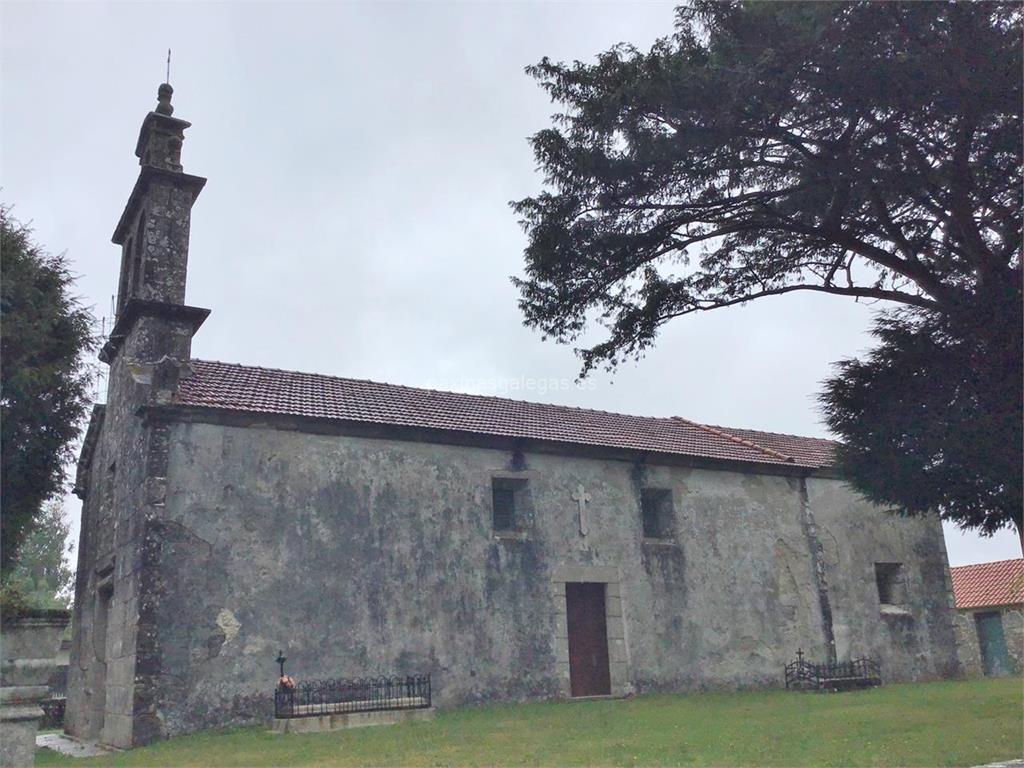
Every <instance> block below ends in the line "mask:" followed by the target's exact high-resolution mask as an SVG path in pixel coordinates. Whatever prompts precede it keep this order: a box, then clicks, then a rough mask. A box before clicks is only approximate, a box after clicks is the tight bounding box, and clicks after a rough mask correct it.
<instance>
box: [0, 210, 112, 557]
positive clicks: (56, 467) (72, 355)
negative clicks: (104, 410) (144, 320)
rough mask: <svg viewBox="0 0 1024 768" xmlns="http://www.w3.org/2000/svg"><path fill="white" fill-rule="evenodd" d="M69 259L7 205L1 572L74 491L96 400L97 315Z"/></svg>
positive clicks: (0, 353)
mask: <svg viewBox="0 0 1024 768" xmlns="http://www.w3.org/2000/svg"><path fill="white" fill-rule="evenodd" d="M72 290H73V279H72V275H71V273H70V272H69V271H68V267H67V264H66V262H65V260H64V258H63V256H53V255H51V254H48V253H46V252H45V251H44V250H43V249H42V248H40V246H39V245H37V244H36V243H35V242H33V240H32V236H31V232H30V231H29V230H28V229H27V228H25V227H24V226H22V225H21V224H20V223H18V222H17V221H16V220H15V219H13V218H12V217H11V216H10V214H9V211H8V210H7V209H5V208H2V207H0V360H2V365H0V569H2V571H3V572H4V573H5V574H6V573H9V571H10V570H11V569H12V568H13V566H14V564H15V561H16V556H17V552H18V549H19V547H20V546H21V543H22V541H23V540H24V538H25V537H26V536H27V535H28V534H29V533H30V532H31V531H32V529H33V527H34V526H35V525H36V521H37V520H38V519H39V518H40V516H41V515H42V506H43V502H44V501H45V500H46V499H48V498H50V497H52V496H55V495H59V494H61V493H62V492H63V491H64V489H63V488H62V483H63V481H64V479H65V474H66V469H65V467H66V465H67V463H68V462H69V461H70V460H71V458H72V456H71V445H72V442H73V441H74V439H75V438H76V437H77V436H78V434H79V430H80V428H81V426H82V419H83V416H84V415H85V411H86V408H87V407H88V405H89V402H90V401H89V382H90V370H89V367H88V365H87V363H86V358H87V355H88V352H89V351H90V350H91V344H92V337H91V332H92V316H91V315H90V313H89V312H88V310H86V309H85V308H83V307H82V306H81V304H80V303H79V301H78V299H77V298H76V297H75V296H74V295H73V293H72Z"/></svg>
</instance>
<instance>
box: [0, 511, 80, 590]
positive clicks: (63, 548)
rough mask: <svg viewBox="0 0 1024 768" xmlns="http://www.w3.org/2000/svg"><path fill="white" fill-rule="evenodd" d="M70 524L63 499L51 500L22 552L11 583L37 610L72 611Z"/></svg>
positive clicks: (21, 548)
mask: <svg viewBox="0 0 1024 768" xmlns="http://www.w3.org/2000/svg"><path fill="white" fill-rule="evenodd" d="M69 530H70V525H69V523H68V518H67V514H66V513H65V511H64V502H63V499H59V498H56V499H51V500H49V501H48V502H46V503H45V504H44V505H43V511H42V514H41V515H40V516H39V518H38V519H37V520H36V524H35V526H34V527H33V528H32V531H31V532H30V533H29V534H28V536H26V537H25V538H24V539H23V540H22V542H21V547H20V548H19V549H18V562H17V565H16V566H15V567H14V571H13V573H12V574H11V577H12V578H11V581H12V582H14V584H15V585H16V586H17V588H18V591H19V592H20V593H21V594H22V595H24V597H25V601H26V603H28V604H29V605H31V606H33V607H35V608H64V609H67V608H70V607H71V584H72V579H73V578H74V573H73V571H72V570H71V568H70V567H69V563H68V545H67V538H68V532H69Z"/></svg>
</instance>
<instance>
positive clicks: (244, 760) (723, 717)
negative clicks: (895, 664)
mask: <svg viewBox="0 0 1024 768" xmlns="http://www.w3.org/2000/svg"><path fill="white" fill-rule="evenodd" d="M1022 717H1024V685H1022V681H1021V679H1020V678H1011V679H1001V680H972V681H967V682H944V683H922V684H917V685H888V686H885V687H883V688H878V689H875V690H870V691H858V692H854V693H841V694H798V693H786V692H784V691H747V692H742V693H701V694H690V695H684V696H642V697H640V698H636V699H632V700H627V701H615V700H606V701H579V702H572V701H560V702H544V703H538V704H525V705H503V706H490V707H471V708H466V709H460V710H455V711H449V712H440V713H438V716H437V718H436V719H435V720H433V721H428V722H416V723H406V724H402V725H396V726H386V727H376V728H360V729H354V730H348V731H336V732H333V733H324V734H302V735H276V734H272V733H269V732H268V731H267V729H266V728H239V729H235V730H228V731H217V732H213V731H211V732H207V733H202V734H197V735H194V736H184V737H181V738H177V739H171V740H169V741H165V742H161V743H160V744H156V745H153V746H151V747H146V748H144V749H136V750H133V751H131V752H124V753H119V754H114V755H111V756H107V757H103V758H92V759H74V758H67V757H63V756H61V755H58V754H55V753H53V752H50V751H49V750H39V751H38V753H37V758H36V765H39V766H49V765H74V766H81V768H86V767H87V766H98V765H110V766H277V765H280V766H328V765H338V766H362V765H387V766H392V765H395V766H397V765H402V766H447V765H455V766H461V765H474V766H479V765H559V766H562V765H716V766H722V765H730V766H731V765H777V766H805V765H806V766H810V765H813V766H832V765H841V766H847V765H867V766H890V765H891V766H914V765H920V766H944V765H977V764H980V763H986V762H992V761H995V760H1005V759H1009V758H1014V757H1016V758H1020V757H1021V756H1022V754H1024V744H1022V741H1024V736H1022Z"/></svg>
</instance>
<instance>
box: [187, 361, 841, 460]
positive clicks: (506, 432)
mask: <svg viewBox="0 0 1024 768" xmlns="http://www.w3.org/2000/svg"><path fill="white" fill-rule="evenodd" d="M191 366H192V369H193V372H194V374H193V375H192V376H189V377H187V378H183V379H182V380H181V384H180V386H179V389H178V394H177V402H178V403H179V404H181V405H186V406H193V407H205V408H218V409H227V410H233V411H246V412H252V413H273V414H284V415H290V416H302V417H308V418H316V419H333V420H340V421H356V422H364V423H373V424H390V425H396V426H406V427H418V428H427V429H440V430H450V431H454V432H463V433H466V432H468V433H473V434H478V435H494V436H503V437H515V438H524V439H532V440H546V441H554V442H560V443H569V444H574V445H586V446H602V447H609V448H621V449H629V450H637V451H645V452H652V453H666V454H676V455H683V456H693V457H698V458H708V459H719V460H725V461H742V462H751V463H757V464H774V465H784V466H794V467H802V468H811V469H817V468H822V467H827V466H829V465H830V463H831V461H830V456H831V449H830V446H832V445H833V443H832V442H831V441H829V440H819V439H816V438H805V437H795V436H792V435H778V434H774V433H771V432H757V431H754V430H737V429H727V428H723V427H711V426H707V425H704V424H697V423H696V422H692V421H688V420H686V419H682V418H679V417H670V418H655V417H648V416H628V415H625V414H619V413H608V412H606V411H595V410H587V409H584V408H571V407H568V406H562V405H548V404H544V403H531V402H525V401H521V400H509V399H506V398H500V397H486V396H482V395H467V394H462V393H458V392H440V391H437V390H432V389H418V388H415V387H406V386H400V385H395V384H379V383H377V382H373V381H365V380H360V379H343V378H338V377H334V376H322V375H319V374H311V373H297V372H294V371H282V370H277V369H273V368H257V367H254V366H246V365H235V364H231V363H220V362H214V361H208V360H192V361H191Z"/></svg>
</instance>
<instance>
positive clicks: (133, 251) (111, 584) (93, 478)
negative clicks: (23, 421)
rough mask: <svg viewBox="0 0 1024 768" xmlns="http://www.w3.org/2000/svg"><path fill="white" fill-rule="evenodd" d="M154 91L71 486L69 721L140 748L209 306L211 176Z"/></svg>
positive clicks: (157, 674) (157, 672) (150, 733)
mask: <svg viewBox="0 0 1024 768" xmlns="http://www.w3.org/2000/svg"><path fill="white" fill-rule="evenodd" d="M172 92H173V91H172V89H171V86H170V85H168V84H166V83H165V84H163V85H161V86H160V88H159V91H158V101H157V106H156V109H154V110H153V111H152V112H150V113H149V114H147V115H146V117H145V118H144V119H143V121H142V128H141V130H140V131H139V140H138V143H137V144H136V147H135V154H136V155H137V156H138V158H139V166H140V168H139V177H138V179H137V180H136V182H135V186H134V187H133V188H132V191H131V194H130V195H129V197H128V203H127V204H126V205H125V208H124V212H123V213H122V214H121V218H120V220H119V221H118V223H117V228H116V229H115V230H114V237H113V240H114V243H116V244H117V245H119V246H121V269H120V276H119V279H118V291H117V308H116V311H117V320H116V322H115V323H114V327H113V329H112V331H111V333H110V338H109V340H108V341H107V342H106V344H105V345H104V346H103V349H102V350H101V351H100V359H101V360H102V361H103V362H105V363H107V364H108V365H109V366H110V375H109V378H108V385H107V402H106V404H105V405H99V404H97V405H96V406H94V408H93V413H92V418H91V420H90V422H89V429H88V431H87V432H86V436H85V439H84V441H83V446H82V452H81V456H80V457H79V461H78V472H77V475H76V480H75V493H76V494H78V496H79V497H80V498H81V499H82V525H81V538H80V541H79V547H78V571H77V574H76V581H75V608H74V610H75V614H74V622H73V626H74V634H73V639H72V647H71V664H70V667H69V672H68V675H69V683H68V700H67V712H66V717H65V728H66V730H67V732H68V733H70V734H72V735H74V736H76V737H78V738H81V739H85V740H94V741H100V742H102V743H104V744H110V745H113V746H116V747H132V746H138V745H140V744H146V743H149V742H150V741H153V740H155V739H158V738H161V737H162V734H163V721H162V719H161V714H160V713H161V706H162V703H161V699H160V695H161V691H163V690H164V689H163V688H162V687H161V680H162V678H161V675H162V671H161V670H162V666H161V665H162V661H161V659H162V656H161V654H162V652H163V649H162V647H161V646H160V644H159V642H158V640H157V638H158V632H157V627H158V626H159V623H160V618H159V615H160V614H159V612H160V610H161V600H162V591H161V590H162V579H161V573H162V572H161V570H160V567H161V566H160V563H161V560H160V558H161V557H162V553H163V551H164V547H165V542H164V540H165V537H166V531H167V529H168V525H167V523H166V521H165V519H164V518H165V503H166V495H167V467H168V461H169V458H168V456H169V445H170V430H171V426H170V424H169V422H168V420H167V419H166V418H164V416H165V410H166V409H165V408H164V406H167V405H170V404H173V402H174V394H175V392H176V390H177V388H178V383H179V381H180V380H181V379H182V378H184V377H187V376H189V375H190V373H191V368H190V365H189V360H190V359H191V351H192V336H193V335H194V334H195V332H196V331H197V330H198V328H199V326H200V325H201V324H202V323H203V320H205V319H206V316H207V315H208V314H209V312H210V311H209V310H208V309H202V308H200V307H191V306H188V305H187V304H185V278H186V274H187V271H188V246H189V228H190V223H191V216H192V205H193V204H194V203H195V201H196V197H197V196H198V195H199V192H200V190H201V189H202V188H203V185H204V184H205V183H206V179H204V178H201V177H199V176H191V175H189V174H187V173H185V172H184V171H183V170H182V167H181V147H182V143H183V142H184V139H185V129H186V128H188V127H189V123H188V122H186V121H185V120H181V119H179V118H176V117H174V116H173V112H174V108H173V107H172V106H171V94H172Z"/></svg>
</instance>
